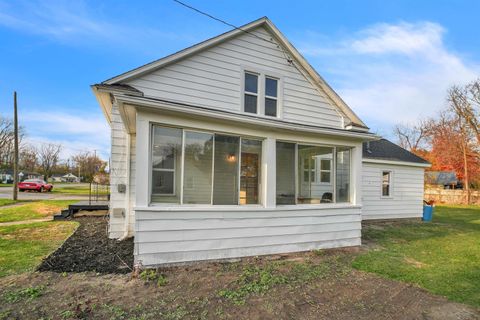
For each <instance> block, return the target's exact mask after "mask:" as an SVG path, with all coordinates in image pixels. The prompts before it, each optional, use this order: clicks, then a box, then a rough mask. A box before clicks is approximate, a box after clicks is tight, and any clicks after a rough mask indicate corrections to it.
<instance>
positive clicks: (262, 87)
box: [243, 71, 281, 117]
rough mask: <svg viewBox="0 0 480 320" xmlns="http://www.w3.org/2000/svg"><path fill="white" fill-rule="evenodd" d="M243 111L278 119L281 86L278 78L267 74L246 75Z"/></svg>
mask: <svg viewBox="0 0 480 320" xmlns="http://www.w3.org/2000/svg"><path fill="white" fill-rule="evenodd" d="M243 86H244V92H243V111H244V112H248V113H254V114H257V115H262V116H268V117H278V116H279V113H280V112H279V108H280V96H281V92H280V90H281V85H280V79H279V78H278V77H273V76H272V75H269V74H265V73H256V72H253V71H246V72H245V73H244V84H243Z"/></svg>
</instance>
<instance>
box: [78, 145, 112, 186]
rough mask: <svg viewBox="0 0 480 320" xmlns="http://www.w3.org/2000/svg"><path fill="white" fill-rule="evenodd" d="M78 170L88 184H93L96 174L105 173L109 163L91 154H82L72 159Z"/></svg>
mask: <svg viewBox="0 0 480 320" xmlns="http://www.w3.org/2000/svg"><path fill="white" fill-rule="evenodd" d="M72 160H73V162H74V163H75V165H76V167H77V170H78V171H79V172H80V174H81V176H82V177H83V178H84V180H85V181H87V182H92V181H93V178H94V176H95V174H97V173H100V172H105V168H106V166H107V163H106V162H105V161H103V160H102V159H100V158H99V157H98V156H97V155H96V154H94V153H91V152H80V153H78V154H76V155H74V156H73V157H72Z"/></svg>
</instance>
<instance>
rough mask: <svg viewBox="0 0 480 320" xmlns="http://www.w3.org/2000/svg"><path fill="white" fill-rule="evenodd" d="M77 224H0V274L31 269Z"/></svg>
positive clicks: (5, 274)
mask: <svg viewBox="0 0 480 320" xmlns="http://www.w3.org/2000/svg"><path fill="white" fill-rule="evenodd" d="M77 226H78V223H77V222H63V221H62V222H40V223H32V224H22V225H15V226H8V227H0V252H1V254H0V277H4V276H7V275H10V274H18V273H22V272H27V271H32V270H33V269H34V268H35V267H36V266H37V265H38V264H39V263H40V262H41V261H42V259H43V258H44V257H45V256H47V255H48V254H50V253H51V252H53V251H54V250H56V249H57V248H58V247H59V246H60V245H61V244H62V243H63V241H65V239H66V238H68V237H69V236H70V235H71V234H72V233H73V232H74V231H75V229H76V228H77Z"/></svg>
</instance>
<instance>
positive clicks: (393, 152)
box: [363, 139, 429, 164]
mask: <svg viewBox="0 0 480 320" xmlns="http://www.w3.org/2000/svg"><path fill="white" fill-rule="evenodd" d="M363 157H364V158H367V159H376V160H390V161H403V162H413V163H425V164H428V163H429V162H428V161H427V160H425V159H422V158H420V157H419V156H417V155H415V154H413V153H411V152H410V151H408V150H405V149H403V148H402V147H400V146H398V145H396V144H395V143H393V142H390V141H388V140H387V139H380V140H375V141H370V142H364V143H363Z"/></svg>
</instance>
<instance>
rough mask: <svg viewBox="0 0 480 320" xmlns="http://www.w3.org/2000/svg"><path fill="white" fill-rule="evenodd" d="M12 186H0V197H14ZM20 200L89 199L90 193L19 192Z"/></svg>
mask: <svg viewBox="0 0 480 320" xmlns="http://www.w3.org/2000/svg"><path fill="white" fill-rule="evenodd" d="M12 191H13V188H12V187H0V199H12ZM18 199H19V200H88V195H68V194H61V193H51V192H42V193H40V192H31V191H30V192H19V193H18Z"/></svg>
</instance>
